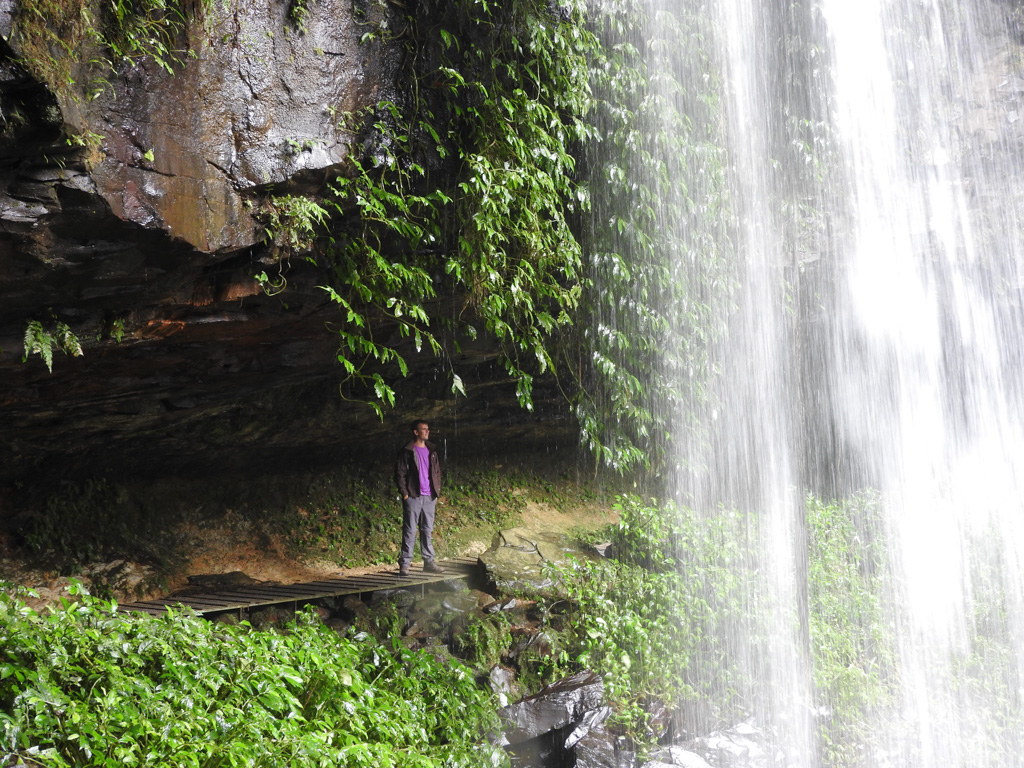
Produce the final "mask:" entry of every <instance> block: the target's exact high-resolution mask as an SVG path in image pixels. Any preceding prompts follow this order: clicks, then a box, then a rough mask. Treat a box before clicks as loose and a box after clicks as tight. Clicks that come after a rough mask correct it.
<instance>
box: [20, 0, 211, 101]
mask: <svg viewBox="0 0 1024 768" xmlns="http://www.w3.org/2000/svg"><path fill="white" fill-rule="evenodd" d="M212 3H213V0H199V2H198V3H192V2H186V0H109V1H106V2H102V3H98V4H97V3H92V2H89V0H24V2H20V3H18V4H17V8H16V11H15V13H14V16H13V19H12V21H13V25H12V32H11V38H12V43H13V44H14V47H15V48H16V49H17V50H20V51H22V63H24V64H25V66H26V67H27V68H28V70H29V71H30V72H31V73H32V74H33V75H34V76H35V77H37V78H39V79H40V80H41V81H43V82H44V83H46V84H47V85H49V86H50V87H51V88H53V89H54V90H55V91H57V92H58V93H62V94H65V95H67V96H69V97H70V98H72V99H77V98H80V96H79V93H78V91H77V90H76V88H75V86H76V85H84V89H85V91H86V96H87V97H89V98H93V97H95V96H96V95H98V93H99V92H100V91H102V90H103V89H105V88H107V87H109V82H108V80H107V78H108V76H109V74H110V73H111V72H112V71H116V70H117V69H118V68H120V67H122V66H125V65H130V64H133V63H136V62H138V61H139V60H141V59H143V58H148V59H149V60H151V61H153V62H155V63H156V64H157V65H159V66H160V67H162V68H163V69H165V70H166V71H167V72H173V71H174V68H175V67H176V66H179V65H180V64H181V63H182V62H183V61H184V58H185V57H186V56H187V55H189V54H190V51H189V50H188V47H187V44H186V43H185V42H184V41H185V39H186V34H185V32H186V27H187V23H188V21H189V19H190V18H191V15H192V14H194V13H198V14H206V13H209V12H210V10H211V8H212ZM83 75H84V76H85V77H88V78H89V80H88V82H86V83H84V84H77V83H76V81H75V78H76V77H81V76H83Z"/></svg>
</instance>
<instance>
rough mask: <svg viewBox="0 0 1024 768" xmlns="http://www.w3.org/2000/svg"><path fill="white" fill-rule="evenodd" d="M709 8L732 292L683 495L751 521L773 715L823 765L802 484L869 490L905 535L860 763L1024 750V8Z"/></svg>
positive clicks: (991, 760) (869, 2)
mask: <svg viewBox="0 0 1024 768" xmlns="http://www.w3.org/2000/svg"><path fill="white" fill-rule="evenodd" d="M652 3H653V0H652ZM709 12H713V13H715V14H717V18H716V28H717V30H718V31H717V35H716V37H717V41H718V42H717V46H718V61H719V62H721V63H720V67H721V71H720V72H718V73H717V75H718V76H719V77H720V78H721V80H722V85H723V93H724V96H723V101H722V113H723V116H724V119H725V125H726V126H727V127H726V129H725V130H726V132H727V134H728V137H729V140H728V147H729V159H728V166H729V167H728V175H729V179H730V184H729V197H730V206H731V210H732V211H733V214H734V216H735V223H734V227H733V233H732V238H733V243H732V248H733V250H734V252H735V253H736V255H737V257H738V261H739V266H738V268H737V280H738V283H739V288H738V291H737V294H736V302H735V303H736V308H735V313H734V315H733V317H732V319H731V321H730V332H729V334H728V337H727V338H726V339H725V341H723V342H722V343H721V344H720V345H719V346H717V347H716V348H715V351H714V354H715V359H716V360H717V363H718V365H719V366H720V369H721V374H720V376H719V377H718V379H717V383H716V385H715V390H716V394H715V397H714V399H713V400H714V401H713V403H712V405H710V406H709V410H708V412H707V413H704V414H702V415H701V419H703V421H705V422H710V421H714V422H715V424H716V431H715V434H714V435H713V436H712V438H711V440H710V443H711V447H710V448H709V450H708V452H707V454H706V455H705V457H704V459H703V460H702V462H700V463H703V464H704V465H706V466H707V467H708V468H709V469H710V474H711V475H712V476H713V480H712V481H710V482H709V481H706V480H704V481H699V482H692V483H691V482H686V481H684V482H681V483H680V486H681V487H680V489H679V494H680V496H681V498H683V499H684V500H685V501H687V502H688V503H691V504H693V505H695V506H700V507H703V508H706V509H712V508H713V507H714V505H715V504H717V503H719V502H724V503H727V504H732V505H736V506H737V507H739V508H744V509H747V510H748V511H754V512H755V513H756V514H757V515H758V517H759V521H760V523H759V530H760V538H761V542H760V549H761V551H762V555H763V561H762V563H763V566H762V567H763V572H764V579H765V582H766V584H767V585H768V586H769V591H770V592H771V594H772V595H773V597H772V599H771V611H772V615H773V616H774V619H773V622H772V624H773V627H774V629H773V631H772V632H771V636H770V637H769V638H768V649H769V656H770V662H769V663H767V664H763V663H760V662H757V661H754V660H752V661H751V662H750V669H749V671H750V672H751V674H757V673H763V674H764V675H765V679H764V681H763V685H764V686H765V688H766V690H767V691H768V693H767V694H766V700H768V701H770V702H771V703H770V706H769V707H768V709H769V710H770V711H767V712H765V713H762V714H763V715H764V717H766V718H769V719H770V720H771V726H772V727H773V728H774V730H775V732H776V733H777V734H778V735H779V738H780V742H781V743H782V745H783V752H784V753H785V755H786V758H785V760H784V762H787V763H789V764H792V765H808V766H810V765H827V764H828V763H827V761H825V759H824V758H823V757H822V756H821V751H820V747H819V746H818V745H816V743H815V736H814V730H815V720H816V718H818V717H820V716H821V714H822V713H820V712H815V711H814V706H813V704H812V700H813V693H812V684H811V681H810V671H809V660H808V654H807V652H806V650H805V646H804V640H803V639H802V638H801V628H800V626H799V621H797V620H795V619H794V617H795V616H798V615H799V613H800V611H801V607H800V601H801V600H802V599H803V597H802V589H803V588H804V587H803V586H802V585H803V579H804V575H805V574H804V568H805V562H804V556H805V555H804V552H803V548H804V547H805V541H804V539H803V532H802V520H801V514H802V499H803V495H804V492H805V491H809V492H811V493H813V494H815V495H817V496H819V497H821V498H837V499H838V498H842V497H843V496H845V495H849V494H852V493H854V492H857V491H859V490H862V489H866V488H871V489H874V490H877V491H878V492H880V493H881V495H882V498H883V499H884V505H885V509H886V510H887V518H886V521H887V522H886V528H887V530H886V535H887V537H888V539H889V540H890V541H891V542H892V546H891V549H890V553H889V558H890V561H891V562H890V564H889V566H890V568H891V569H892V572H893V573H894V574H895V578H894V579H893V580H892V584H891V585H890V587H889V589H890V592H889V594H888V599H889V601H890V602H891V613H892V615H891V617H890V621H891V629H892V631H894V632H895V634H896V638H897V646H898V661H897V665H896V666H897V669H898V680H897V681H893V687H894V688H895V689H896V690H897V691H898V695H897V697H896V700H895V702H894V704H893V705H892V711H891V717H889V718H887V720H886V722H885V724H884V725H881V726H878V727H879V729H880V730H879V732H878V734H877V737H876V738H874V739H873V740H872V741H873V746H872V750H873V751H872V753H871V754H865V755H862V760H863V762H862V764H864V765H878V766H885V765H893V766H907V767H908V768H909V767H910V766H924V767H927V768H932V767H938V768H944V767H945V766H972V767H973V766H1009V765H1024V714H1022V712H1021V702H1022V700H1024V690H1022V676H1024V563H1022V558H1024V487H1022V486H1024V312H1022V304H1024V275H1022V274H1021V269H1020V265H1021V259H1022V255H1024V232H1022V227H1021V224H1022V222H1024V130H1021V128H1020V127H1019V126H1021V125H1022V124H1024V74H1022V62H1024V29H1022V28H1019V27H1018V26H1017V23H1018V22H1019V21H1021V20H1022V18H1024V14H1022V12H1021V11H1019V10H1018V9H1017V8H1016V6H1015V4H1013V3H1010V2H1005V3H1000V2H990V1H989V0H978V1H977V2H973V1H972V2H953V0H816V1H810V2H807V3H803V4H801V3H791V2H765V1H764V0H723V1H722V2H721V3H718V4H716V7H715V9H714V10H713V11H709ZM702 74H703V73H689V74H684V75H683V76H684V77H690V78H698V77H700V76H702ZM1018 121H1019V122H1018ZM691 452H693V450H692V449H691ZM752 658H753V657H752ZM978 670H981V671H980V672H979V671H978ZM867 715H868V713H865V716H866V717H867Z"/></svg>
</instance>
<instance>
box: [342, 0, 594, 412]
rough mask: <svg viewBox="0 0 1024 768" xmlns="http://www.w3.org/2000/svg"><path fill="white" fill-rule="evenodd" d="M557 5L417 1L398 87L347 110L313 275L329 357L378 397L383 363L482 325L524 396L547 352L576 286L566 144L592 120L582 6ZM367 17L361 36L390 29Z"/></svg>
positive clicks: (578, 195)
mask: <svg viewBox="0 0 1024 768" xmlns="http://www.w3.org/2000/svg"><path fill="white" fill-rule="evenodd" d="M563 10H564V11H565V12H564V13H561V14H559V15H558V17H557V18H555V17H553V16H552V15H551V12H550V10H549V8H548V5H547V3H543V2H538V1H537V0H517V2H513V3H508V4H505V5H501V6H499V5H495V4H488V3H476V2H465V1H464V2H459V3H428V4H426V5H425V6H423V7H421V8H418V9H417V12H416V13H415V14H414V15H410V16H408V17H407V18H406V19H405V20H404V21H405V24H406V27H405V30H406V31H405V36H406V38H407V40H408V44H409V46H410V48H412V49H413V55H410V56H409V57H407V61H408V62H409V66H410V71H409V72H408V73H407V77H405V78H398V81H399V82H403V81H404V82H407V83H408V84H409V89H408V91H407V92H405V93H402V94H399V97H400V98H398V99H396V100H393V101H385V102H381V103H380V104H379V105H377V107H376V108H375V109H372V110H369V111H366V112H363V113H360V114H358V115H347V116H346V119H345V122H344V123H343V126H342V127H344V128H346V129H347V130H349V131H350V132H351V133H352V135H353V138H354V141H353V154H352V169H351V171H350V172H349V173H347V174H346V175H345V176H343V177H340V178H338V179H337V180H335V181H334V182H333V183H332V184H331V185H330V192H331V194H330V196H329V197H328V198H327V200H325V202H324V205H325V207H327V208H333V212H334V214H335V215H336V218H337V221H338V223H339V224H340V226H334V227H332V232H333V234H334V243H333V245H332V246H331V247H330V248H328V251H327V254H326V255H327V258H328V261H329V263H330V264H331V270H332V277H331V280H330V282H329V284H327V285H325V286H324V290H325V291H327V292H328V295H329V296H330V297H331V299H332V300H333V301H334V302H335V303H337V304H338V305H339V308H340V309H341V311H342V323H341V326H340V328H339V330H338V332H339V336H340V340H341V345H340V349H339V361H340V362H341V364H342V365H343V366H344V367H345V370H346V373H347V374H348V376H349V381H350V383H353V384H360V385H362V387H363V388H364V389H365V390H367V391H372V392H373V400H372V401H371V404H373V405H374V406H375V407H377V408H378V409H380V407H382V406H384V407H390V406H392V405H393V404H394V390H393V388H392V386H391V385H390V384H389V383H388V378H389V377H391V376H393V375H395V374H397V375H401V376H404V375H406V374H407V372H408V367H407V363H406V357H407V356H408V355H409V354H412V353H420V352H421V351H423V350H427V351H429V352H430V353H431V354H433V355H435V356H439V357H441V358H443V359H444V360H446V361H448V360H449V359H450V354H451V352H452V351H453V349H456V348H457V343H458V340H459V339H467V338H469V339H472V338H475V337H476V336H477V335H478V333H480V332H483V331H486V332H487V333H489V334H490V335H491V337H492V338H493V339H494V340H495V341H496V342H497V343H498V345H499V346H500V347H501V349H502V351H503V357H502V360H503V362H504V365H505V367H506V369H507V371H508V372H509V374H510V376H511V377H513V378H514V379H515V381H516V382H517V393H518V395H519V399H520V401H521V403H522V404H523V405H524V406H525V407H527V408H530V407H532V387H533V377H534V376H535V375H538V374H543V373H545V372H547V371H550V370H551V369H552V368H553V365H554V360H555V354H554V347H553V344H554V341H555V340H556V338H557V336H558V334H559V333H560V331H561V330H562V329H564V328H565V327H567V326H568V325H569V324H570V322H571V315H572V314H573V312H574V311H575V310H576V309H577V308H578V306H579V300H580V295H581V291H582V274H581V265H582V254H581V249H580V246H579V243H578V242H577V240H576V239H575V238H574V237H573V235H572V232H571V230H570V226H569V216H570V215H571V214H572V213H573V212H579V211H581V210H583V209H584V208H585V206H586V193H585V190H584V189H583V188H582V187H581V186H580V184H579V182H578V180H577V179H576V176H577V170H576V161H575V159H574V157H573V155H572V153H571V150H572V147H573V146H574V145H575V144H578V142H580V141H582V140H584V139H586V138H588V137H590V136H592V131H591V129H590V128H588V126H587V125H586V124H585V123H584V122H583V120H582V117H583V115H584V114H585V113H586V111H587V110H588V109H589V90H588V88H587V85H586V83H587V75H586V57H587V55H588V52H589V51H590V49H591V47H592V46H593V44H594V41H593V38H592V37H591V36H590V35H589V34H588V33H586V32H585V30H584V27H583V23H582V15H581V11H580V9H579V8H577V7H575V6H572V7H568V8H566V9H563ZM367 23H369V22H367ZM379 23H380V25H381V26H378V27H377V28H376V32H373V33H368V34H367V36H366V40H370V39H372V38H373V37H374V36H375V35H376V34H380V35H386V34H388V30H387V28H386V27H385V26H384V25H383V24H384V22H383V21H381V22H379ZM439 288H443V290H444V293H445V295H449V296H450V295H455V296H458V297H459V299H458V302H459V305H458V306H456V307H455V308H454V310H453V311H450V312H444V313H440V312H438V308H437V307H436V297H437V296H438V290H439ZM449 368H450V376H451V382H452V384H451V386H452V390H453V391H454V392H456V393H459V394H464V387H463V385H462V381H461V378H460V377H459V376H458V374H457V372H456V371H455V370H454V369H453V368H451V366H450V365H449Z"/></svg>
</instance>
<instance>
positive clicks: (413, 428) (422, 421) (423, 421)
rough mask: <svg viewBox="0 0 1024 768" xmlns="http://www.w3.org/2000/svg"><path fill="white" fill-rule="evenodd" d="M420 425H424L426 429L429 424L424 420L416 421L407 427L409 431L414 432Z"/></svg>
mask: <svg viewBox="0 0 1024 768" xmlns="http://www.w3.org/2000/svg"><path fill="white" fill-rule="evenodd" d="M420 424H426V425H427V426H428V427H429V426H430V422H429V421H427V420H426V419H416V420H415V421H414V422H412V424H410V425H409V429H410V430H411V431H413V432H415V431H416V430H417V429H419V428H420Z"/></svg>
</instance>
